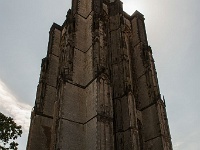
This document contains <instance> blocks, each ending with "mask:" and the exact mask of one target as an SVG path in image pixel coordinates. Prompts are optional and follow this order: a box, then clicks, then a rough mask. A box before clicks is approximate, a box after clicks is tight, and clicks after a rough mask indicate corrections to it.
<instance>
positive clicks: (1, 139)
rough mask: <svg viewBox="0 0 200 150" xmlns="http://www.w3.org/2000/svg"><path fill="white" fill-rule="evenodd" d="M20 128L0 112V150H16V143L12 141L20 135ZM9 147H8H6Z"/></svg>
mask: <svg viewBox="0 0 200 150" xmlns="http://www.w3.org/2000/svg"><path fill="white" fill-rule="evenodd" d="M21 128H22V127H21V126H18V125H17V124H16V123H15V122H14V121H13V118H11V117H6V116H5V115H4V114H2V113H1V112H0V149H1V150H8V149H12V150H17V146H18V143H16V142H15V141H14V140H16V139H17V137H18V136H21V134H22V129H21ZM7 146H9V147H7Z"/></svg>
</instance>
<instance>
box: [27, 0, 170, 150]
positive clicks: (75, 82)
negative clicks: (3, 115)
mask: <svg viewBox="0 0 200 150" xmlns="http://www.w3.org/2000/svg"><path fill="white" fill-rule="evenodd" d="M35 149H38V150H65V149H67V150H68V149H69V150H146V149H151V150H172V145H171V138H170V133H169V127H168V122H167V117H166V110H165V104H164V102H163V101H162V100H161V98H160V92H159V86H158V81H157V75H156V70H155V65H154V60H153V57H152V51H151V48H150V47H149V46H148V42H147V37H146V31H145V25H144V17H143V15H142V14H141V13H139V12H138V11H136V12H135V13H134V14H133V15H132V16H129V15H128V14H126V13H125V12H124V11H123V6H122V2H121V1H120V0H113V1H112V0H73V1H72V9H70V10H69V11H68V13H67V16H66V20H65V22H64V23H63V25H62V26H59V25H57V24H55V23H54V24H53V25H52V27H51V30H50V38H49V45H48V52H47V56H46V57H45V58H44V59H43V60H42V66H41V74H40V80H39V84H38V89H37V94H36V102H35V106H34V109H33V112H32V116H31V126H30V133H29V139H28V144H27V150H35Z"/></svg>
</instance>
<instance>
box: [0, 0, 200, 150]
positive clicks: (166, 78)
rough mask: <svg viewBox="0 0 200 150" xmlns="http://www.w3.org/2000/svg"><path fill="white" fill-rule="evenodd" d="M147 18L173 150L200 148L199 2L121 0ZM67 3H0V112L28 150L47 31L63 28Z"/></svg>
mask: <svg viewBox="0 0 200 150" xmlns="http://www.w3.org/2000/svg"><path fill="white" fill-rule="evenodd" d="M122 2H123V5H124V10H125V11H126V12H127V13H128V14H130V15H131V14H132V13H133V12H134V11H135V10H138V11H140V12H141V13H142V14H144V16H145V25H146V30H147V37H148V42H149V45H150V46H151V47H152V50H153V55H154V59H155V64H156V69H157V73H158V80H159V85H160V90H161V94H162V95H164V96H165V100H166V105H167V107H166V109H167V115H168V119H169V126H170V132H171V136H172V142H173V148H174V150H199V147H200V142H199V140H200V126H199V124H200V117H199V115H200V109H199V106H200V100H199V97H200V88H199V86H200V78H199V77H200V67H199V66H198V65H200V46H199V44H200V28H199V27H200V19H199V14H200V8H199V7H200V1H199V0H151V1H150V0H122ZM70 7H71V0H56V1H53V0H34V1H30V0H17V1H15V0H0V29H1V33H0V111H1V112H3V113H4V114H6V115H9V116H12V117H13V118H14V120H15V121H16V122H17V123H18V124H20V125H22V127H23V131H24V133H23V136H22V137H21V138H19V139H18V142H19V144H20V145H19V150H25V149H26V143H27V136H28V130H29V124H30V113H31V110H32V108H33V106H34V101H35V94H36V88H37V84H38V80H39V74H40V65H41V59H42V58H44V57H45V55H46V52H47V45H48V34H49V29H50V27H51V25H52V24H53V22H56V23H57V24H60V25H62V23H63V22H64V20H65V17H66V14H67V11H68V9H69V8H70Z"/></svg>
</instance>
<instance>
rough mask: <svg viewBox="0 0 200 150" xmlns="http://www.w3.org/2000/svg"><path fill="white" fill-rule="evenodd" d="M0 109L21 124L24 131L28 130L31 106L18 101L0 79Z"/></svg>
mask: <svg viewBox="0 0 200 150" xmlns="http://www.w3.org/2000/svg"><path fill="white" fill-rule="evenodd" d="M0 111H1V112H2V113H4V114H5V115H8V116H11V117H12V118H14V121H15V122H16V123H17V124H18V125H21V126H22V128H23V131H24V132H28V130H29V124H30V114H31V106H29V105H27V104H24V103H21V102H19V101H18V100H17V99H16V98H15V96H13V95H12V93H11V92H10V90H9V89H8V88H7V87H6V85H5V84H4V83H3V82H2V81H1V80H0Z"/></svg>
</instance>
